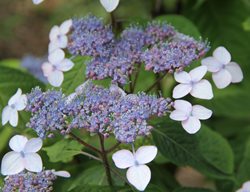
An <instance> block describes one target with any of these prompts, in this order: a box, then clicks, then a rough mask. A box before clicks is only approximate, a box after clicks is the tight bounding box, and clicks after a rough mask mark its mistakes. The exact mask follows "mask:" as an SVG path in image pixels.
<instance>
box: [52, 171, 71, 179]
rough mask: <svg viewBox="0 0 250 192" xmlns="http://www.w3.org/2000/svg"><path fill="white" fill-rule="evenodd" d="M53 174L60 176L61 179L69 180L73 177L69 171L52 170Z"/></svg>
mask: <svg viewBox="0 0 250 192" xmlns="http://www.w3.org/2000/svg"><path fill="white" fill-rule="evenodd" d="M52 173H53V174H54V175H56V176H59V177H65V178H69V177H71V175H70V173H69V172H68V171H55V170H52Z"/></svg>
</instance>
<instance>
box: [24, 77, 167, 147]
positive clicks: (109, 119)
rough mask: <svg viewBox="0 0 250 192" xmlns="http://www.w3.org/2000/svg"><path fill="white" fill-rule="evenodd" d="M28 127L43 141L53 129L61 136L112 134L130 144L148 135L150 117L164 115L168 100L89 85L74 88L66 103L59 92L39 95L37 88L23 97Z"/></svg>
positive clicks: (89, 83)
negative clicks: (74, 132) (80, 132)
mask: <svg viewBox="0 0 250 192" xmlns="http://www.w3.org/2000/svg"><path fill="white" fill-rule="evenodd" d="M27 97H28V105H27V107H26V110H27V111H30V112H31V119H30V122H29V123H28V127H31V128H32V129H34V130H35V131H36V132H37V134H38V136H40V137H41V138H44V137H45V136H46V135H47V134H48V133H50V132H53V131H55V130H58V131H60V132H61V133H62V134H66V133H69V132H70V131H71V130H72V129H74V128H75V129H86V130H88V131H89V132H91V133H101V134H103V135H104V136H109V135H110V134H112V133H113V134H114V135H115V137H116V138H117V140H119V141H120V142H125V143H131V142H133V141H134V140H135V139H136V137H137V136H139V135H148V134H149V133H150V130H151V129H152V127H151V126H149V125H148V124H147V120H148V119H149V118H150V117H152V116H163V115H165V114H166V113H167V112H168V111H169V109H170V107H171V100H170V99H164V98H157V97H156V96H149V95H146V94H144V93H141V94H128V95H125V93H124V92H121V90H120V88H118V87H117V86H111V88H109V89H107V88H103V87H101V86H97V85H94V84H93V83H91V82H88V83H86V84H84V88H82V89H79V88H78V89H77V90H76V93H75V95H74V97H71V98H70V100H69V98H68V97H66V96H64V95H63V94H62V93H61V92H60V91H47V92H42V91H41V90H40V89H39V88H36V89H33V91H32V92H31V93H30V94H28V95H27Z"/></svg>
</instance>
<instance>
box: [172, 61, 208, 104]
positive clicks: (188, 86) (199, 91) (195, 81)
mask: <svg viewBox="0 0 250 192" xmlns="http://www.w3.org/2000/svg"><path fill="white" fill-rule="evenodd" d="M206 72H207V67H206V66H200V67H197V68H195V69H193V70H191V71H190V72H189V73H187V72H185V71H181V72H176V73H175V74H174V78H175V80H176V81H177V82H178V83H180V84H179V85H177V86H176V87H175V88H174V90H173V97H174V98H176V99H178V98H181V97H184V96H186V95H187V94H189V93H190V94H191V95H192V96H193V97H196V98H200V99H212V98H213V91H212V86H211V84H210V83H209V81H208V80H205V79H202V78H203V77H204V76H205V74H206Z"/></svg>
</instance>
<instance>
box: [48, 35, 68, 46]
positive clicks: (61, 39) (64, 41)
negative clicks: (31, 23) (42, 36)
mask: <svg viewBox="0 0 250 192" xmlns="http://www.w3.org/2000/svg"><path fill="white" fill-rule="evenodd" d="M56 41H57V43H56V44H58V47H60V48H66V47H67V45H68V37H67V36H66V35H60V36H59V37H58V39H57V40H56ZM52 43H53V41H52Z"/></svg>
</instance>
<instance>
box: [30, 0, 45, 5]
mask: <svg viewBox="0 0 250 192" xmlns="http://www.w3.org/2000/svg"><path fill="white" fill-rule="evenodd" d="M32 1H33V3H34V4H36V5H38V4H40V3H42V2H43V1H44V0H32Z"/></svg>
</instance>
